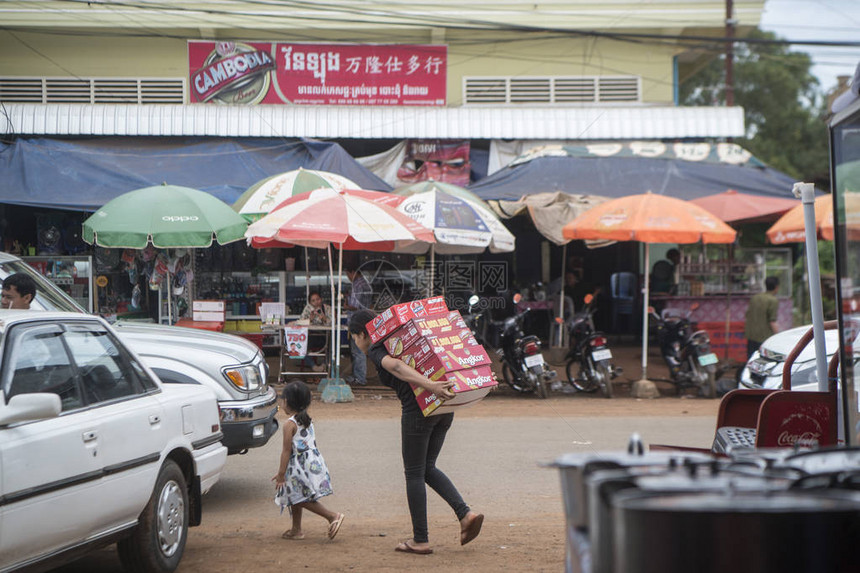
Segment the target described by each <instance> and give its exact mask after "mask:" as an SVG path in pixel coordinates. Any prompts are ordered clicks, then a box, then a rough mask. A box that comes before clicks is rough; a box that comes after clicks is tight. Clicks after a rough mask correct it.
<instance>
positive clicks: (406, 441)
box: [400, 412, 469, 543]
mask: <svg viewBox="0 0 860 573" xmlns="http://www.w3.org/2000/svg"><path fill="white" fill-rule="evenodd" d="M453 421H454V414H442V415H441V416H429V417H426V418H425V417H424V416H423V415H422V414H421V412H404V413H403V416H402V417H401V419H400V434H401V439H402V451H403V472H404V473H405V474H406V499H407V501H408V502H409V513H410V515H411V516H412V537H413V538H414V539H415V542H416V543H426V542H427V541H428V537H427V488H426V487H425V486H424V484H425V483H426V484H427V485H429V486H430V487H432V488H433V491H435V492H436V493H438V494H439V495H440V496H442V499H444V500H445V501H447V502H448V505H450V506H451V509H453V510H454V513H456V514H457V519H463V518H464V517H466V514H468V513H469V506H468V505H466V502H465V501H463V498H462V497H460V492H458V491H457V488H456V487H454V484H453V483H451V480H450V479H448V476H446V475H445V474H444V473H442V471H441V470H440V469H439V468H437V467H436V458H437V457H439V452H440V451H441V450H442V445H443V444H444V443H445V434H446V433H447V432H448V428H450V427H451V422H453Z"/></svg>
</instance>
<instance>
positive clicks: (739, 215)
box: [690, 189, 797, 223]
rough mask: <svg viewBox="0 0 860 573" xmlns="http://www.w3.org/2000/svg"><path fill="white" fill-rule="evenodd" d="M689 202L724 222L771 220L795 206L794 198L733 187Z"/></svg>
mask: <svg viewBox="0 0 860 573" xmlns="http://www.w3.org/2000/svg"><path fill="white" fill-rule="evenodd" d="M690 203H693V204H695V205H698V206H699V207H702V208H703V209H705V210H706V211H709V212H711V213H713V214H714V215H716V216H717V217H719V218H720V220H722V221H725V222H726V223H737V222H740V221H744V222H748V223H749V222H755V221H771V220H773V219H775V218H776V217H777V216H778V215H782V214H783V213H785V212H786V211H789V210H790V209H792V208H793V207H795V206H797V200H796V199H789V198H788V197H786V198H782V197H766V196H762V195H751V194H749V193H738V192H737V191H735V190H734V189H729V190H728V191H723V192H722V193H716V194H714V195H708V196H707V197H699V198H698V199H692V200H691V201H690Z"/></svg>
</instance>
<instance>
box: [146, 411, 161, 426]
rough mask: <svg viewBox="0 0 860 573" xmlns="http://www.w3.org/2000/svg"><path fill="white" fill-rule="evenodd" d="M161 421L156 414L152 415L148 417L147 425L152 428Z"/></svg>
mask: <svg viewBox="0 0 860 573" xmlns="http://www.w3.org/2000/svg"><path fill="white" fill-rule="evenodd" d="M160 421H161V416H159V415H158V414H153V415H151V416H150V417H149V425H150V426H154V425H156V424H157V423H159V422H160Z"/></svg>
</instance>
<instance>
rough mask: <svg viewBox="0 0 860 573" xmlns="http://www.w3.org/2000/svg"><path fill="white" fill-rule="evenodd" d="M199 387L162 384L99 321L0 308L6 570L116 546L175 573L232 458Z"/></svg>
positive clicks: (127, 556)
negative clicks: (205, 501)
mask: <svg viewBox="0 0 860 573" xmlns="http://www.w3.org/2000/svg"><path fill="white" fill-rule="evenodd" d="M221 438H222V434H221V429H220V425H219V419H218V406H217V402H216V400H215V396H214V394H213V393H212V391H211V390H209V389H208V388H205V387H203V386H200V385H185V384H161V382H160V381H159V380H158V378H157V377H156V376H155V375H154V374H153V372H152V371H151V370H149V368H148V367H146V366H145V365H144V364H143V363H142V362H141V361H140V359H139V358H138V357H137V356H136V355H135V354H133V353H132V352H131V351H130V350H129V349H128V348H127V347H126V346H125V345H124V344H123V343H122V341H121V340H120V339H119V337H118V336H117V335H116V333H115V332H114V331H113V329H112V328H111V327H110V326H109V325H108V324H107V323H106V322H105V321H104V320H103V319H101V318H98V317H94V316H90V315H86V314H78V313H59V312H49V311H20V310H0V571H3V572H6V571H13V570H18V569H21V568H28V569H29V568H38V569H40V570H41V569H43V568H45V567H48V566H53V565H55V564H60V563H62V562H65V561H68V560H70V559H73V558H76V557H78V556H79V555H80V554H81V553H83V552H85V551H86V550H88V549H92V548H95V547H98V546H102V545H106V544H110V543H114V542H115V543H117V548H118V553H119V557H120V560H121V561H122V563H123V565H124V567H125V568H126V570H128V571H140V572H144V571H145V572H170V571H173V570H174V569H176V567H177V566H178V565H179V561H180V559H181V558H182V553H183V551H184V548H185V542H186V538H187V534H188V527H189V526H191V525H198V524H199V523H200V518H201V496H202V494H203V493H204V492H206V491H207V490H208V489H209V488H211V487H212V486H213V485H214V484H215V483H216V482H217V481H218V479H219V477H220V475H221V471H222V469H223V467H224V464H225V462H226V459H227V448H226V447H225V446H224V445H222V444H221Z"/></svg>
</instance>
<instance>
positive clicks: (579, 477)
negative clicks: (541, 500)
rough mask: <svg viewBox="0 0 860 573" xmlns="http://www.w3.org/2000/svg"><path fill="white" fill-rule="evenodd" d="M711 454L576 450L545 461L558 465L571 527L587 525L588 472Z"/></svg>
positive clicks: (661, 465)
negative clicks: (583, 451)
mask: <svg viewBox="0 0 860 573" xmlns="http://www.w3.org/2000/svg"><path fill="white" fill-rule="evenodd" d="M713 459H715V458H713V457H712V456H709V455H706V454H700V453H696V452H663V451H661V452H647V453H644V454H634V453H626V452H601V453H593V452H589V453H576V454H565V455H563V456H561V457H560V458H558V459H556V460H555V462H553V463H551V464H548V466H549V467H554V468H558V470H559V473H560V476H561V493H562V498H563V499H564V509H565V515H566V516H567V522H568V524H570V525H572V526H574V527H586V528H587V527H588V504H587V496H588V487H587V484H586V480H587V479H588V476H589V475H591V474H592V473H594V472H596V471H603V470H610V469H622V468H635V467H656V468H670V467H675V466H679V465H683V464H685V463H705V462H708V461H711V460H713Z"/></svg>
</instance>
